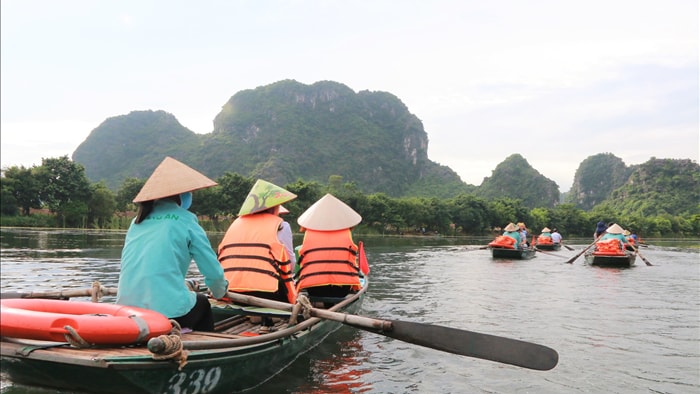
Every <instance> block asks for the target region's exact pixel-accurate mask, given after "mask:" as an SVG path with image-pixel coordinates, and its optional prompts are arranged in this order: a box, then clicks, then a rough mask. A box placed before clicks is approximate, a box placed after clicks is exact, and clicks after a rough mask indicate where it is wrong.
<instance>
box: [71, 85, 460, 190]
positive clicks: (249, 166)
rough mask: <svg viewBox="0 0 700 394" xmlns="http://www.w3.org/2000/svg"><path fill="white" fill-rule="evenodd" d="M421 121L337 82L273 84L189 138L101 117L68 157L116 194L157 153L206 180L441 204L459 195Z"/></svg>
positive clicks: (162, 119)
mask: <svg viewBox="0 0 700 394" xmlns="http://www.w3.org/2000/svg"><path fill="white" fill-rule="evenodd" d="M427 151H428V137H427V134H426V132H425V130H424V129H423V125H422V123H421V121H420V120H419V119H418V118H417V117H416V116H415V115H413V114H411V113H410V112H409V111H408V109H407V108H406V106H405V105H404V104H403V103H402V102H401V101H400V100H399V99H398V98H397V97H395V96H393V95H391V94H389V93H385V92H369V91H362V92H359V93H355V92H354V91H352V90H351V89H350V88H348V87H347V86H345V85H343V84H340V83H337V82H329V81H324V82H317V83H315V84H313V85H304V84H301V83H298V82H296V81H291V80H287V81H280V82H277V83H274V84H271V85H267V86H262V87H258V88H256V89H251V90H244V91H241V92H238V93H236V94H235V95H234V96H233V97H231V99H230V100H229V101H228V102H227V103H226V104H225V105H224V106H223V108H222V110H221V112H220V113H219V114H218V115H217V116H216V118H215V119H214V131H213V132H212V133H210V134H206V135H196V134H194V133H192V132H191V131H189V130H188V129H186V128H184V127H183V126H181V125H180V124H179V123H178V122H177V121H176V120H175V118H174V117H173V116H172V115H169V114H166V113H164V112H162V111H157V112H153V111H141V112H132V113H130V114H129V115H125V116H119V117H114V118H110V119H108V120H106V121H105V122H104V123H103V124H102V125H100V126H99V127H98V128H96V129H95V130H93V132H92V133H91V134H90V136H89V137H88V138H87V139H86V141H85V142H83V144H81V145H80V146H79V147H78V148H77V149H76V151H75V152H74V154H73V159H74V160H75V161H77V162H79V163H81V164H83V165H84V166H85V169H86V174H87V176H88V177H89V178H90V179H92V180H94V181H97V180H105V182H106V183H107V185H109V186H110V187H111V188H116V187H118V185H119V184H120V183H121V182H122V181H123V179H125V177H127V176H133V177H145V176H147V175H148V174H149V173H150V171H152V169H153V168H154V167H155V166H156V165H157V164H158V163H159V162H160V160H162V158H163V157H164V156H165V155H166V154H167V155H171V156H173V157H175V158H177V159H179V160H182V161H184V162H186V163H189V164H190V165H192V166H193V167H195V168H197V169H199V170H200V171H202V172H203V173H205V174H207V175H208V176H210V177H212V178H216V177H218V176H221V175H223V174H224V173H226V172H235V173H239V174H242V175H245V176H251V177H256V178H264V179H266V180H269V181H270V182H273V183H277V184H282V185H283V184H286V183H290V182H294V181H296V180H297V179H303V180H306V181H318V182H322V183H326V182H327V181H328V179H329V177H330V176H341V177H342V178H343V180H344V181H345V182H353V183H355V184H356V185H357V186H358V188H359V189H360V190H362V191H363V192H365V193H374V192H383V193H386V194H388V195H390V196H403V195H408V194H413V195H424V196H435V197H449V196H453V195H455V194H457V193H459V192H466V191H469V190H470V188H469V186H468V185H466V184H465V183H464V182H462V180H461V179H460V178H459V176H458V175H457V174H456V173H455V172H454V171H452V170H451V169H449V168H448V167H442V166H439V165H438V164H436V163H434V162H432V161H430V160H429V159H428V154H427Z"/></svg>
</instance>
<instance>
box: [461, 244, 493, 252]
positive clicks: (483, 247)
mask: <svg viewBox="0 0 700 394" xmlns="http://www.w3.org/2000/svg"><path fill="white" fill-rule="evenodd" d="M488 248H489V246H488V245H485V246H480V247H478V248H474V249H471V248H468V249H466V251H467V252H473V251H475V250H484V249H488Z"/></svg>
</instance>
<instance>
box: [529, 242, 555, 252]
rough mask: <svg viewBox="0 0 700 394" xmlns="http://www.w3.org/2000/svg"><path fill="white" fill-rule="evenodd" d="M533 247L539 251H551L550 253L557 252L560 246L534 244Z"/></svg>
mask: <svg viewBox="0 0 700 394" xmlns="http://www.w3.org/2000/svg"><path fill="white" fill-rule="evenodd" d="M535 247H536V248H537V249H539V250H552V251H557V250H561V244H560V243H552V242H550V243H535Z"/></svg>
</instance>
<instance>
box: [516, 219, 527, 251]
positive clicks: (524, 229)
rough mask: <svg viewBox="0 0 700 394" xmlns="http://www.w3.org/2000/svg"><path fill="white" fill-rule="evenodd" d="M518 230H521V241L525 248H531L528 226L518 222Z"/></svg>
mask: <svg viewBox="0 0 700 394" xmlns="http://www.w3.org/2000/svg"><path fill="white" fill-rule="evenodd" d="M517 226H518V228H519V229H520V239H521V240H522V241H523V244H525V245H524V246H530V240H529V239H528V238H527V237H528V230H527V226H526V225H525V223H523V222H518V224H517Z"/></svg>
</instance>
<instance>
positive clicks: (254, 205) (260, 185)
mask: <svg viewBox="0 0 700 394" xmlns="http://www.w3.org/2000/svg"><path fill="white" fill-rule="evenodd" d="M295 198H297V195H296V194H294V193H292V192H290V191H289V190H286V189H283V188H281V187H279V186H277V185H275V184H272V183H270V182H268V181H264V180H262V179H258V180H257V181H256V182H255V184H254V185H253V187H252V188H251V189H250V192H249V193H248V196H246V198H245V200H244V201H243V205H241V209H240V210H239V211H238V216H243V215H250V214H252V213H256V212H261V211H265V210H267V209H270V208H272V207H276V206H278V205H282V204H284V203H285V202H287V201H292V200H294V199H295Z"/></svg>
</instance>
